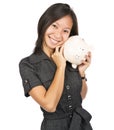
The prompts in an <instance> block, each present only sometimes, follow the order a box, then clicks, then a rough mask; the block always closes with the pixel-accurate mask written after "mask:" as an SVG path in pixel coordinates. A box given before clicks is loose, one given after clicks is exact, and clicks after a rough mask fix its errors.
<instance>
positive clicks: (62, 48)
mask: <svg viewBox="0 0 114 130" xmlns="http://www.w3.org/2000/svg"><path fill="white" fill-rule="evenodd" d="M63 50H64V46H62V47H61V48H60V53H61V54H63Z"/></svg>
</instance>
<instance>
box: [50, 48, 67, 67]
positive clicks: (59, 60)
mask: <svg viewBox="0 0 114 130" xmlns="http://www.w3.org/2000/svg"><path fill="white" fill-rule="evenodd" d="M63 49H64V47H63V46H62V47H60V46H57V47H56V48H55V52H54V53H53V54H52V56H51V57H52V60H53V61H54V63H55V64H56V66H57V68H59V67H65V66H66V59H65V58H64V56H63Z"/></svg>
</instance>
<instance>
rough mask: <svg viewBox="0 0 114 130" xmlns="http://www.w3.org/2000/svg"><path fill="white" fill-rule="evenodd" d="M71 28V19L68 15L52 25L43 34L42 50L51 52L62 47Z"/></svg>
mask: <svg viewBox="0 0 114 130" xmlns="http://www.w3.org/2000/svg"><path fill="white" fill-rule="evenodd" d="M72 26H73V22H72V18H71V17H70V16H69V15H67V16H65V17H63V18H61V19H59V20H57V21H55V22H54V23H52V24H51V25H50V26H49V27H48V28H47V30H46V32H45V35H44V42H43V50H44V51H49V50H51V51H52V50H54V48H55V47H57V46H62V45H63V44H64V42H65V41H66V40H67V39H68V37H69V35H70V32H71V29H72Z"/></svg>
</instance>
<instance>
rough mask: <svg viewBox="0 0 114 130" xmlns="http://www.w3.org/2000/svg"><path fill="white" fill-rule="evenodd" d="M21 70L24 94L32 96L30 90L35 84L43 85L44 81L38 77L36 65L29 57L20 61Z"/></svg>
mask: <svg viewBox="0 0 114 130" xmlns="http://www.w3.org/2000/svg"><path fill="white" fill-rule="evenodd" d="M19 71H20V76H21V78H22V84H23V88H24V94H25V96H26V97H28V96H30V95H29V91H30V90H31V89H32V88H33V87H35V86H38V85H42V82H41V81H40V79H39V78H38V75H37V74H36V72H35V69H34V66H33V65H32V64H30V62H29V60H27V58H26V59H23V60H21V61H20V63H19Z"/></svg>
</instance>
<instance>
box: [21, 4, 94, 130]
mask: <svg viewBox="0 0 114 130" xmlns="http://www.w3.org/2000/svg"><path fill="white" fill-rule="evenodd" d="M73 35H78V24H77V18H76V15H75V13H74V11H73V10H72V9H71V8H70V6H69V5H68V4H63V3H56V4H53V5H51V6H50V7H49V8H48V9H47V10H46V11H45V12H44V13H43V15H42V16H41V17H40V19H39V23H38V38H37V41H36V46H35V48H34V52H33V53H32V54H31V55H30V56H28V57H26V58H23V59H22V60H21V61H20V63H19V69H20V75H21V77H22V81H23V87H24V92H25V96H26V97H29V96H31V97H32V98H33V99H34V100H35V101H36V102H37V103H38V104H39V105H40V107H41V110H42V112H43V115H44V119H43V122H42V125H41V130H76V129H77V130H80V129H81V130H85V129H87V130H92V127H91V125H90V122H89V121H90V119H91V115H90V114H89V113H88V112H87V111H86V110H85V109H84V108H83V107H82V100H83V99H84V98H85V96H86V93H87V84H86V80H85V78H83V79H82V77H84V76H85V71H86V69H87V68H88V67H89V65H90V61H91V54H90V55H88V56H87V57H86V60H85V61H84V62H82V64H80V65H79V66H78V67H77V68H76V69H74V68H72V66H71V64H70V63H69V62H67V61H66V59H65V57H64V56H63V49H64V43H65V41H66V40H67V39H68V38H69V37H70V36H73ZM77 120H78V121H77Z"/></svg>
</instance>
